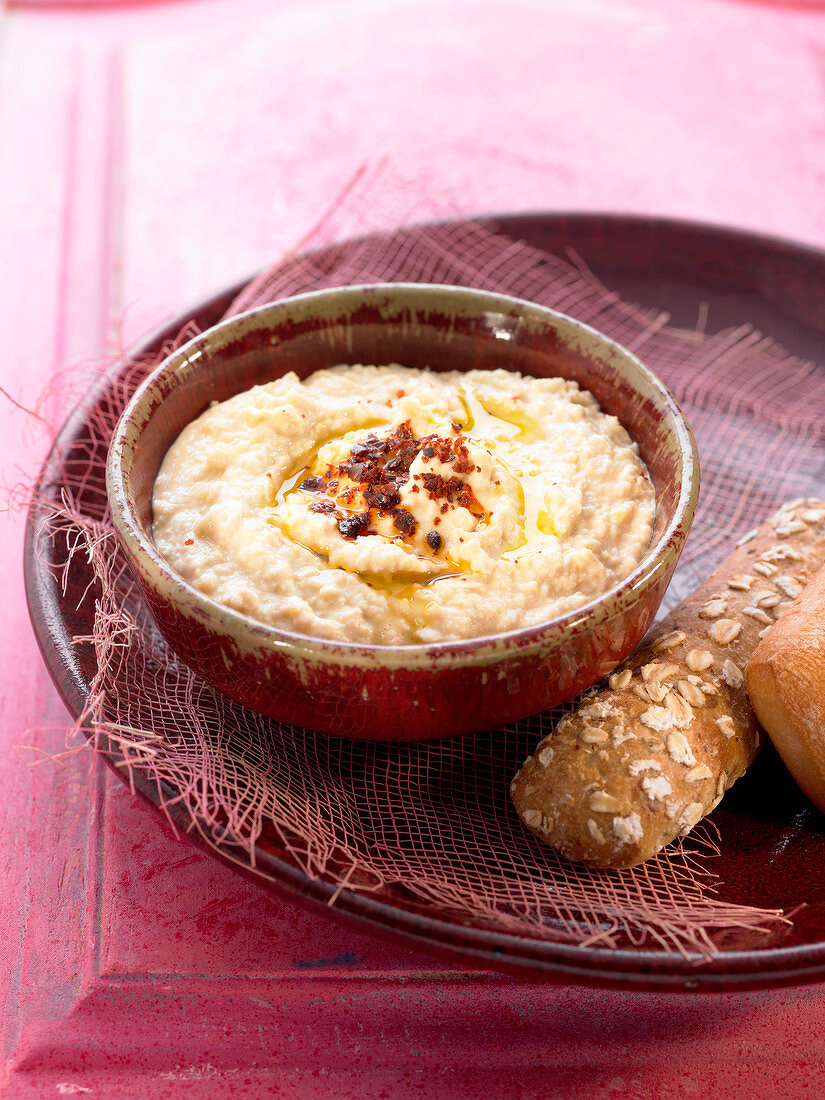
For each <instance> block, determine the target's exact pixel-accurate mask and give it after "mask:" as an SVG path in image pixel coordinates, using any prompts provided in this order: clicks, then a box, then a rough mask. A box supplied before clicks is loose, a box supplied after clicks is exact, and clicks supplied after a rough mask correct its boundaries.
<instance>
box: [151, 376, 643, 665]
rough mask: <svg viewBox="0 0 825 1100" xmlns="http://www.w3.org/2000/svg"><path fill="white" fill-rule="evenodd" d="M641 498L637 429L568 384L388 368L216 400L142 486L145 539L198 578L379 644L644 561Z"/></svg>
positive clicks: (546, 610) (553, 610)
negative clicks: (147, 495) (150, 498)
mask: <svg viewBox="0 0 825 1100" xmlns="http://www.w3.org/2000/svg"><path fill="white" fill-rule="evenodd" d="M653 512H654V492H653V486H652V485H651V483H650V480H649V478H648V476H647V473H646V471H645V468H644V466H643V464H642V462H641V460H640V458H639V455H638V451H637V448H636V445H635V443H633V441H632V440H631V439H630V437H629V436H628V434H627V432H626V431H625V430H624V428H623V427H622V426H621V424H620V423H619V422H618V420H617V419H616V418H615V417H613V416H607V415H605V414H604V413H602V412H601V410H600V409H599V407H598V405H597V403H596V400H595V398H594V397H593V396H592V395H591V394H590V393H587V392H586V391H583V390H581V389H579V387H578V386H577V385H576V384H575V383H574V382H568V381H565V380H564V379H561V378H532V377H527V376H522V375H520V374H517V373H515V372H512V371H506V370H493V371H469V372H467V373H461V372H457V371H452V372H447V373H436V372H434V371H421V370H411V369H409V368H405V367H401V366H398V365H395V364H393V365H390V366H360V365H359V366H340V367H333V368H332V369H329V370H322V371H318V372H317V373H315V374H313V375H310V376H309V377H308V378H307V379H306V381H304V382H301V381H300V380H299V379H298V378H297V377H296V376H295V375H294V374H288V375H286V376H285V377H283V378H280V379H278V380H277V381H274V382H270V383H267V384H266V385H262V386H255V387H254V388H253V389H251V390H248V391H247V392H246V393H241V394H238V395H237V396H236V397H232V398H230V399H229V400H227V401H223V402H221V403H220V404H214V405H213V406H211V407H210V408H209V409H207V410H206V412H204V413H203V414H202V415H201V416H200V417H199V418H198V419H197V420H195V421H194V422H193V423H191V424H189V425H188V426H187V427H186V428H185V429H184V431H183V432H182V433H181V434H180V436H179V437H178V439H177V440H176V441H175V443H174V444H173V445H172V447H171V448H170V450H169V452H168V454H167V455H166V458H165V459H164V462H163V465H162V467H161V470H160V473H159V474H158V477H157V481H156V483H155V488H154V535H155V540H156V543H157V546H158V549H159V550H160V552H161V553H162V554H163V555H164V556H165V557H166V559H167V560H168V561H169V563H170V564H171V565H172V566H173V568H174V569H175V570H177V572H178V573H180V575H181V576H182V577H183V578H184V579H185V580H187V581H188V582H189V583H190V584H191V585H193V586H194V587H195V588H197V589H198V590H199V591H201V592H203V593H205V594H206V595H207V596H209V597H211V598H212V599H213V600H216V601H218V602H219V603H222V604H225V605H226V606H227V607H230V608H233V609H234V610H236V611H239V612H241V613H242V614H244V615H247V616H249V617H251V618H253V619H256V620H258V621H260V622H263V623H268V624H270V625H272V626H275V627H278V628H281V629H285V630H289V631H293V632H295V633H299V634H305V635H311V636H314V637H321V638H330V639H336V640H339V641H350V642H361V643H369V644H381V645H385V644H390V645H403V644H410V643H427V642H439V641H449V640H454V639H461V638H474V637H478V636H481V635H487V634H497V633H500V632H502V631H508V630H514V629H518V628H521V627H525V626H530V625H533V624H537V623H540V622H543V621H545V620H547V619H550V618H553V617H554V616H557V615H560V614H563V613H565V612H567V611H571V610H573V609H574V608H576V607H578V606H580V605H581V604H584V603H586V602H587V601H589V600H591V599H593V598H595V597H597V596H599V595H600V594H602V593H603V592H605V591H607V589H609V588H611V587H612V586H613V585H615V584H616V583H617V582H618V581H620V580H621V579H622V578H623V577H625V576H626V575H627V574H628V573H630V572H631V570H632V569H633V568H634V567H635V566H636V565H637V564H638V562H639V561H640V559H641V558H642V556H643V554H644V552H645V549H646V548H647V545H648V542H649V540H650V534H651V528H652V523H653Z"/></svg>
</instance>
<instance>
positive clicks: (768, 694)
mask: <svg viewBox="0 0 825 1100" xmlns="http://www.w3.org/2000/svg"><path fill="white" fill-rule="evenodd" d="M745 682H746V684H747V689H748V694H749V696H750V699H751V703H752V705H753V709H754V710H755V711H756V715H757V717H758V719H759V721H760V722H761V723H762V726H763V727H764V729H765V731H766V732H767V733H768V735H769V736H770V739H771V741H772V742H773V744H774V745H775V747H776V750H777V752H778V753H779V755H780V756H781V757H782V759H783V760H784V761H785V764H786V765H787V768H788V771H789V772H790V773H791V775H792V776H793V777H794V779H795V780H796V782H797V783H798V784H799V786H800V787H801V788H802V790H803V791H804V792H805V794H806V795H807V796H808V798H810V800H811V802H813V803H814V804H815V805H816V806H818V807H819V809H820V810H825V569H820V571H819V572H818V573H817V574H816V576H814V577H813V578H812V579H811V581H810V583H809V584H808V585H807V586H806V587H805V589H804V590H803V591H802V593H801V594H800V595H799V596H798V597H797V598H796V599H795V600H794V602H793V603H792V604H791V606H790V607H789V608H788V610H787V611H785V612H783V614H782V618H781V619H780V620H779V621H778V622H777V623H775V624H774V625H773V626H772V627H771V629H770V630H769V631H768V632H767V633H766V634H765V636H764V638H762V640H761V641H760V642H759V645H758V646H757V647H756V649H755V650H754V652H753V655H752V657H751V659H750V661H749V662H748V664H747V666H746V668H745Z"/></svg>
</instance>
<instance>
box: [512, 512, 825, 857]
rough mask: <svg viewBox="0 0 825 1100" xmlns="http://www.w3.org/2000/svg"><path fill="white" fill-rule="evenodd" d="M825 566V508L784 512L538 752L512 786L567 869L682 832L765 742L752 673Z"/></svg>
mask: <svg viewBox="0 0 825 1100" xmlns="http://www.w3.org/2000/svg"><path fill="white" fill-rule="evenodd" d="M824 562H825V502H823V501H820V500H797V501H791V502H789V503H788V504H786V505H784V506H783V507H782V508H781V509H780V510H779V511H778V512H777V513H776V514H775V515H774V516H772V517H771V518H770V519H769V520H767V521H766V522H765V523H764V524H763V525H762V526H761V527H759V528H758V529H757V530H756V531H754V532H751V534H750V535H748V536H746V537H745V538H744V539H743V540H741V541H740V544H739V545H738V547H737V548H736V549H735V550H734V551H733V552H732V553H731V554H730V555H729V556H728V557H727V558H726V559H725V560H724V561H723V562H722V564H721V565H720V566H719V568H718V569H716V570H715V572H713V573H712V574H711V575H710V576H709V577H708V578H707V580H706V581H705V582H704V583H703V584H702V585H701V586H700V587H699V588H698V589H696V591H695V592H693V593H692V594H691V595H690V596H688V597H687V599H685V600H684V601H683V602H682V603H680V604H679V605H678V606H677V607H676V608H674V610H673V611H672V612H671V613H670V614H669V615H668V616H667V618H666V619H664V620H663V621H662V622H661V623H660V624H658V625H657V626H655V627H654V628H653V629H652V630H651V632H650V633H649V634H648V636H647V638H646V639H645V640H644V642H643V643H642V645H641V647H640V648H639V649H637V650H636V651H635V653H634V654H632V655H631V657H630V658H629V659H628V660H627V661H626V662H625V663H624V664H622V665H620V666H619V667H618V668H617V669H616V670H615V671H614V672H613V673H612V674H611V675H610V676H609V677H608V680H607V682H606V683H605V684H603V685H601V686H600V687H599V688H597V689H595V690H594V691H592V692H590V693H589V694H588V695H587V696H585V697H584V699H583V700H582V702H581V704H580V706H579V708H578V710H576V711H575V712H574V713H572V714H569V715H566V716H565V717H564V718H563V719H562V721H561V722H560V723H559V724H558V726H557V727H556V729H555V730H554V731H553V732H552V733H550V734H549V735H548V736H547V737H545V738H544V739H543V740H542V741H541V743H540V744H539V745H538V746H537V748H536V750H535V752H534V753H533V755H532V756H530V757H528V759H527V760H526V761H525V763H524V765H523V766H522V768H521V770H520V771H519V772H518V774H517V775H516V776H515V778H514V779H513V781H512V784H511V787H510V793H511V797H512V799H513V803H514V805H515V807H516V810H517V811H518V814H519V816H520V818H521V820H522V822H523V823H524V824H525V825H526V826H527V828H528V829H530V830H532V831H533V832H534V833H536V835H537V836H539V837H540V838H541V839H542V840H543V841H545V842H546V843H548V844H550V845H551V846H552V847H553V848H556V849H557V850H558V851H559V852H561V853H562V854H563V855H564V856H566V857H567V858H568V859H571V860H574V861H580V862H584V863H587V864H590V865H592V866H596V867H603V868H614V869H620V868H624V867H632V866H634V865H636V864H638V863H641V862H643V861H644V860H646V859H649V858H650V857H651V856H653V855H655V854H656V853H657V852H659V851H660V850H661V849H662V848H663V847H664V846H665V845H666V844H669V843H670V842H671V841H672V840H674V839H675V838H676V837H678V836H684V835H685V834H686V833H688V832H689V831H690V830H691V829H692V828H693V827H694V825H696V824H697V822H699V821H700V820H701V819H702V818H703V817H704V816H705V815H706V814H708V813H710V811H711V810H712V809H713V808H714V807H715V806H716V805H717V804H718V802H719V801H720V800H721V798H722V796H723V795H724V793H725V791H726V790H728V788H729V787H730V786H731V785H732V784H733V783H734V782H735V781H736V780H737V779H738V778H739V777H740V776H742V775H743V774H744V772H745V770H746V769H747V767H748V765H749V764H750V763H751V762H752V761H753V760H754V758H755V757H756V755H757V753H758V752H759V749H760V748H761V745H762V732H761V730H760V727H759V725H758V723H757V721H756V716H755V714H754V711H753V708H752V707H751V704H750V701H749V699H748V694H747V690H746V688H745V679H744V668H745V665H746V663H747V661H748V658H749V657H750V655H751V653H752V652H753V651H754V649H755V648H756V646H757V643H758V642H759V640H760V635H762V634H764V633H765V632H766V631H767V630H768V629H770V628H771V627H772V624H773V623H774V622H775V620H776V618H777V616H778V615H779V614H781V613H782V612H783V611H784V610H785V609H786V608H788V607H789V606H790V605H791V603H792V601H793V600H794V599H795V598H796V596H797V595H798V594H799V593H800V592H801V591H802V590H803V589H804V587H805V585H806V584H807V582H808V580H809V579H810V578H811V576H812V575H813V574H814V573H816V571H817V570H818V569H819V568H820V567H821V566H822V565H823V563H824Z"/></svg>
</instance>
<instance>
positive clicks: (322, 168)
mask: <svg viewBox="0 0 825 1100" xmlns="http://www.w3.org/2000/svg"><path fill="white" fill-rule="evenodd" d="M0 158H1V159H0V241H1V242H2V244H1V245H0V319H2V332H3V335H4V354H3V355H2V357H0V386H2V387H3V388H4V390H5V391H7V393H8V394H10V395H11V396H12V397H13V398H14V400H15V401H17V402H21V403H23V404H25V405H28V406H34V405H36V404H38V402H39V404H38V408H39V410H40V412H41V414H42V415H43V416H45V417H46V419H47V420H48V421H49V422H50V424H51V426H52V427H57V426H58V425H59V423H60V422H61V421H62V419H63V417H64V416H65V414H66V412H67V411H68V408H69V407H70V404H71V401H72V396H71V389H72V386H71V379H72V378H76V377H78V376H80V375H81V374H82V372H83V371H85V370H87V369H88V364H89V363H96V362H103V361H105V360H106V359H107V358H108V357H109V356H110V355H111V354H112V353H113V352H114V351H116V350H117V348H119V347H122V346H126V345H128V344H129V343H130V342H131V341H132V340H134V339H135V338H136V337H138V336H140V335H142V334H143V333H144V332H145V331H146V330H147V329H148V328H150V327H153V326H154V325H155V324H157V323H159V322H161V321H163V320H165V319H167V318H169V317H170V316H172V315H174V314H176V313H177V312H179V311H180V310H181V309H182V308H183V307H184V306H186V305H187V304H190V303H192V302H194V301H196V300H197V299H199V298H201V297H203V296H205V295H207V294H209V293H210V292H212V291H213V290H216V289H218V288H220V287H222V286H224V285H226V284H227V283H229V282H232V281H234V280H236V279H239V278H241V277H243V276H246V275H248V274H250V273H252V272H253V271H254V270H256V269H257V268H259V267H261V266H263V265H265V264H266V263H268V262H269V261H271V260H272V259H273V258H274V257H276V256H277V255H278V254H279V253H280V252H281V251H283V250H284V249H285V248H288V247H289V246H290V245H291V244H293V243H294V242H296V241H297V240H299V239H300V238H301V236H302V235H303V234H304V233H306V232H307V231H308V230H309V229H310V228H311V227H312V225H313V224H314V223H315V222H316V221H317V219H318V218H319V217H320V216H321V215H322V214H323V212H324V210H325V209H326V207H327V206H328V204H329V203H330V202H331V201H332V200H333V198H334V197H335V195H336V194H337V193H338V192H339V191H340V189H341V188H342V186H343V185H344V184H345V183H346V181H347V180H348V179H349V178H350V176H351V175H352V173H353V172H354V171H355V170H356V169H357V168H358V167H359V165H362V164H366V165H368V166H376V165H378V164H379V163H380V162H381V161H382V159H384V158H387V162H388V167H387V168H386V170H385V175H384V176H383V177H382V178H384V179H386V181H387V183H386V189H387V194H386V198H385V201H383V202H379V203H378V204H377V206H376V209H375V210H374V211H372V212H371V222H372V223H373V224H376V223H377V224H382V223H384V224H391V223H392V222H393V221H394V220H395V219H396V218H398V217H399V216H415V217H417V218H421V217H425V216H427V215H429V214H437V215H440V214H444V213H449V212H457V213H468V214H476V213H489V212H495V211H516V210H572V209H576V210H616V211H630V212H643V213H656V214H662V215H676V216H684V217H692V218H699V219H704V220H708V221H713V222H718V223H724V224H732V225H737V226H740V227H745V228H751V229H754V230H759V231H764V232H770V233H778V234H782V235H787V236H790V237H793V238H796V239H798V240H801V241H804V242H807V243H810V244H815V245H821V246H825V201H824V198H823V196H824V194H825V5H823V4H814V3H807V4H805V3H796V4H794V3H775V4H770V3H747V2H744V0H694V2H693V3H691V4H687V3H683V2H679V0H507V2H504V0H398V2H395V3H393V2H391V0H384V2H381V0H349V2H344V0H324V2H322V0H304V2H303V3H301V2H299V0H293V2H289V0H272V2H264V0H179V2H178V3H168V4H163V3H147V4H121V5H116V4H112V5H105V4H100V3H97V4H91V3H90V4H86V5H83V4H74V5H71V4H64V5H57V4H54V5H47V4H37V3H33V2H31V3H28V4H24V3H22V2H19V3H6V5H5V6H2V5H0ZM47 386H50V390H49V392H48V394H47V396H46V397H45V398H42V400H41V395H43V393H44V390H45V388H46V387H47ZM0 417H2V425H0V455H2V463H3V467H2V468H3V477H4V480H5V483H6V485H7V486H9V487H12V486H14V485H15V484H16V483H17V482H19V481H20V480H21V479H22V478H25V477H28V476H30V475H31V474H32V473H33V471H35V470H36V468H37V465H38V463H39V461H40V459H41V458H42V456H43V454H44V453H45V449H46V447H47V443H48V432H47V431H46V430H45V429H44V428H43V426H42V425H41V424H39V423H38V422H37V421H34V420H32V419H30V418H27V417H25V416H24V415H23V414H21V413H20V412H19V410H18V409H17V408H16V407H15V406H14V405H13V404H12V403H11V401H10V400H8V399H6V398H3V397H2V395H0ZM22 535H23V517H22V515H21V514H20V512H19V510H14V509H12V510H11V511H10V512H8V513H7V514H4V515H3V516H2V518H0V567H2V581H3V588H2V591H3V593H4V595H5V602H4V608H3V612H4V613H3V615H2V618H0V667H1V668H2V670H3V671H2V696H1V697H0V715H1V716H2V720H1V721H0V739H1V741H2V744H1V746H0V751H1V752H2V756H0V759H2V761H3V763H2V766H0V833H1V834H2V838H3V843H2V845H0V896H2V898H3V903H2V905H0V945H2V952H3V956H2V957H3V958H4V960H5V965H4V966H2V967H0V1005H1V1006H2V1014H1V1015H0V1020H1V1022H0V1050H1V1051H2V1060H0V1090H1V1089H2V1088H3V1087H4V1088H5V1093H4V1095H8V1096H11V1097H17V1096H60V1095H87V1094H89V1095H91V1096H101V1097H132V1096H134V1097H155V1096H157V1097H161V1096H176V1097H178V1096H196V1097H207V1096H209V1097H212V1096H220V1095H235V1096H259V1095H262V1094H272V1095H279V1096H299V1097H303V1096H306V1097H316V1096H317V1097H361V1096H385V1097H400V1098H407V1097H412V1096H449V1097H452V1096H455V1097H465V1096H466V1097H471V1096H472V1097H477V1096H480V1095H481V1096H519V1097H534V1096H535V1097H540V1096H541V1097H543V1096H547V1095H571V1096H572V1095H575V1096H577V1097H616V1098H620V1097H621V1098H624V1097H636V1096H638V1097H643V1096H644V1097H650V1096H654V1097H664V1098H669V1097H690V1096H696V1097H703V1096H707V1095H713V1094H715V1095H718V1096H723V1097H750V1096H762V1097H765V1096H767V1097H773V1096H776V1097H785V1096H794V1097H809V1096H810V1097H812V1098H813V1097H818V1096H821V1095H822V1084H821V1081H822V1079H823V1073H825V1039H823V1034H825V990H823V988H822V987H820V986H814V987H810V988H806V989H801V990H789V991H787V992H776V993H752V994H746V995H724V996H722V995H715V996H710V997H704V998H702V999H701V1000H697V999H694V998H691V997H690V995H687V994H686V995H677V996H669V997H665V996H652V995H642V994H622V993H613V992H606V991H600V990H582V989H575V988H564V987H552V986H547V985H543V986H541V985H537V986H532V985H528V984H521V983H517V982H515V981H513V980H511V979H509V978H506V977H501V976H498V975H496V974H491V973H481V972H478V971H474V970H471V969H467V968H462V967H458V966H455V965H453V964H452V963H445V962H443V961H439V960H433V959H431V958H430V957H428V956H424V955H419V954H417V953H416V952H414V951H412V950H409V949H403V948H399V947H394V946H390V945H386V944H384V943H383V942H379V941H378V940H376V939H373V938H372V937H370V936H368V935H366V934H356V933H354V932H352V931H350V930H348V929H346V928H344V927H343V926H341V925H339V924H338V923H337V922H336V921H334V920H333V919H332V918H331V917H330V918H327V917H326V916H325V915H321V916H318V915H315V914H310V913H308V912H305V911H303V910H301V909H299V908H297V907H295V906H292V905H289V904H286V903H276V902H274V901H272V900H270V899H269V898H268V897H266V896H265V895H264V894H263V893H261V892H260V891H259V890H258V889H257V888H255V887H254V886H252V885H248V884H246V883H245V882H243V881H241V880H240V879H239V878H237V877H236V876H234V875H233V874H232V873H231V872H230V871H229V870H227V869H225V868H223V867H221V866H218V865H217V864H215V863H213V862H212V861H210V860H209V859H207V858H206V857H204V856H203V855H201V854H199V853H197V852H195V851H194V849H192V848H191V847H190V846H189V845H188V844H187V843H186V842H184V841H179V840H177V839H176V838H175V837H174V836H173V835H172V834H171V831H170V830H169V828H167V827H166V826H165V825H164V824H163V823H162V822H160V821H159V819H158V818H157V817H156V816H155V815H154V814H153V813H152V812H151V811H150V810H149V809H148V808H147V807H145V806H143V805H142V804H139V803H138V802H137V801H136V800H135V799H134V798H132V797H131V796H130V795H129V793H128V792H127V791H126V789H125V788H123V787H121V786H119V785H118V784H117V783H116V782H114V781H113V780H112V779H111V778H110V777H109V776H108V775H107V774H106V773H105V771H104V769H103V768H102V767H101V766H100V765H99V764H98V763H97V762H96V761H94V760H93V759H91V757H90V754H88V753H87V752H86V751H85V750H81V751H77V752H74V753H72V754H70V755H68V756H67V757H65V758H64V759H62V760H60V761H53V760H50V759H43V757H44V756H46V757H48V756H55V755H56V754H59V753H61V751H62V750H63V749H64V748H65V743H66V734H65V731H66V727H67V724H68V721H67V715H66V712H65V710H64V708H63V707H62V705H61V703H60V702H59V700H58V698H57V696H56V693H55V691H54V689H53V688H52V686H51V682H50V680H49V677H48V674H47V672H46V670H45V668H44V666H43V663H42V661H41V658H40V656H39V653H38V651H37V647H36V643H35V641H34V638H33V635H32V632H31V629H30V626H29V623H28V617H27V613H26V608H25V599H24V594H23V589H22V579H21V568H20V558H21V546H22Z"/></svg>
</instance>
